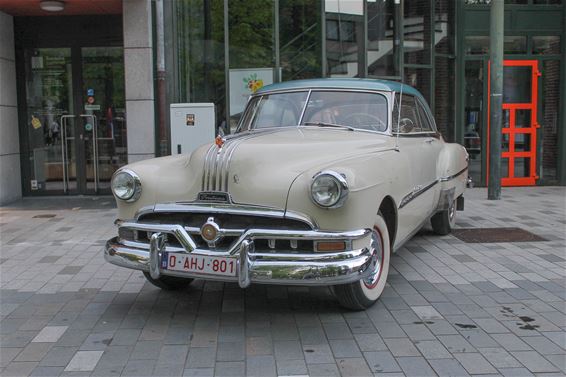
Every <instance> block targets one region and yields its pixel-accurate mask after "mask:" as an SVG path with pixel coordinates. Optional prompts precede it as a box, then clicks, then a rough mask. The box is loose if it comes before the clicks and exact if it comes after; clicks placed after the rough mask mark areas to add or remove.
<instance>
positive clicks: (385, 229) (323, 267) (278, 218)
mask: <svg viewBox="0 0 566 377" xmlns="http://www.w3.org/2000/svg"><path fill="white" fill-rule="evenodd" d="M467 160H468V155H467V153H466V150H465V149H464V148H463V147H462V146H460V145H458V144H450V143H446V142H444V140H443V139H442V136H441V135H440V134H439V133H438V132H437V130H436V126H435V122H434V119H433V117H432V115H431V112H430V109H429V107H428V106H427V104H426V102H425V100H424V99H423V97H422V96H421V95H420V94H419V92H418V91H417V90H415V89H413V88H411V87H409V86H407V85H400V84H398V83H395V82H388V81H379V80H362V79H320V80H305V81H291V82H285V83H281V84H276V85H270V86H267V87H265V88H263V89H261V90H260V91H258V92H257V93H255V94H254V95H253V96H252V97H251V98H250V100H249V102H248V104H247V107H246V109H245V111H244V113H243V115H242V118H241V120H240V123H239V126H238V129H237V131H236V132H235V133H234V134H233V135H230V136H227V137H218V138H217V139H216V142H215V143H212V144H209V145H203V146H202V147H200V148H199V149H197V150H196V151H194V152H193V153H192V154H191V155H177V156H169V157H163V158H156V159H152V160H146V161H141V162H137V163H133V164H130V165H128V166H126V167H124V168H122V169H120V170H119V171H117V172H116V173H115V175H114V177H113V180H112V189H113V192H114V195H115V196H116V199H117V202H118V213H119V218H118V220H116V224H117V225H118V236H117V237H115V238H112V239H111V240H109V241H108V243H107V244H106V249H105V258H106V260H107V261H109V262H110V263H113V264H116V265H118V266H123V267H127V268H133V269H137V270H141V271H143V273H144V275H145V277H146V278H147V279H148V280H149V281H150V282H151V283H153V284H155V285H156V286H158V287H161V288H164V289H177V288H181V287H185V286H186V285H187V284H189V283H190V281H191V279H208V280H220V281H227V282H238V284H239V285H240V287H242V288H246V287H248V286H249V285H250V284H256V283H262V284H283V285H306V286H313V285H317V286H321V285H322V286H329V287H331V288H332V290H333V292H334V293H335V295H336V297H337V299H338V301H339V302H340V303H341V304H342V305H343V306H345V307H348V308H352V309H364V308H367V307H369V306H370V305H372V304H373V303H374V302H375V301H376V300H377V299H378V298H379V296H380V295H381V293H382V291H383V289H384V287H385V283H386V280H387V274H388V271H389V261H390V254H391V253H392V252H393V251H394V250H396V249H399V248H400V247H401V246H402V245H403V243H404V242H406V241H407V240H408V239H409V238H410V237H411V236H413V235H414V234H415V233H416V232H417V231H418V230H419V229H420V228H421V227H422V226H423V224H425V223H426V222H427V221H429V220H430V221H431V222H432V227H433V229H434V230H435V231H436V232H437V233H439V234H447V233H449V232H450V230H451V228H452V227H453V225H454V220H455V210H456V209H463V204H464V202H463V193H464V190H465V188H466V183H467V169H468V165H467Z"/></svg>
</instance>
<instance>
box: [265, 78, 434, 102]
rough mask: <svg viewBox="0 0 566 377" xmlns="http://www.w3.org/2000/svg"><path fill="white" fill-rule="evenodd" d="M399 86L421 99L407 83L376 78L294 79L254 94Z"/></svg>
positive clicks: (396, 88)
mask: <svg viewBox="0 0 566 377" xmlns="http://www.w3.org/2000/svg"><path fill="white" fill-rule="evenodd" d="M401 87H402V88H403V93H407V94H412V95H414V96H418V97H420V98H421V99H422V98H423V96H422V95H421V94H420V93H419V91H418V90H416V89H415V88H413V87H412V86H409V85H407V84H401V83H399V82H397V81H389V80H377V79H356V78H345V79H312V80H296V81H284V82H281V83H277V84H271V85H266V86H264V87H263V88H261V89H259V90H258V91H257V92H256V93H255V94H262V93H265V92H271V91H279V90H293V89H311V88H328V89H330V88H332V89H360V90H380V91H385V92H400V91H401Z"/></svg>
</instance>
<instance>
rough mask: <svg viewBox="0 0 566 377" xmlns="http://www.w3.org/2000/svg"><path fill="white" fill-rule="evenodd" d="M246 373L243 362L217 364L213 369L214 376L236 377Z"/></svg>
mask: <svg viewBox="0 0 566 377" xmlns="http://www.w3.org/2000/svg"><path fill="white" fill-rule="evenodd" d="M245 373H246V364H245V363H244V362H243V361H230V362H218V363H216V365H215V367H214V376H218V377H232V376H234V377H238V376H243V375H244V374H245Z"/></svg>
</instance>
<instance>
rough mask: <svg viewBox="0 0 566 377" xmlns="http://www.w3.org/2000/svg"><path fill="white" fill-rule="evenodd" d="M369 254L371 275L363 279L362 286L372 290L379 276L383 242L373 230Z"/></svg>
mask: <svg viewBox="0 0 566 377" xmlns="http://www.w3.org/2000/svg"><path fill="white" fill-rule="evenodd" d="M370 247H371V253H372V256H373V257H372V260H371V266H370V269H372V273H371V274H370V275H369V276H368V277H367V278H365V279H364V284H365V285H366V287H368V288H374V287H375V285H376V284H377V280H378V279H379V276H380V275H381V274H380V272H381V266H382V264H383V260H382V259H383V242H382V240H381V236H380V235H379V232H378V231H376V230H375V229H374V230H373V231H372V233H371V245H370Z"/></svg>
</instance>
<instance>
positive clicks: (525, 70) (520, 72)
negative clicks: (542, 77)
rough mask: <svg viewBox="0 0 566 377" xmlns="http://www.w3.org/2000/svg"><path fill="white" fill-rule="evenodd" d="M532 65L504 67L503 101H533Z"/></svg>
mask: <svg viewBox="0 0 566 377" xmlns="http://www.w3.org/2000/svg"><path fill="white" fill-rule="evenodd" d="M531 74H532V68H531V67H520V66H509V67H503V103H529V102H531Z"/></svg>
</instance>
